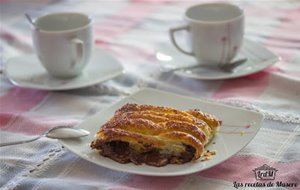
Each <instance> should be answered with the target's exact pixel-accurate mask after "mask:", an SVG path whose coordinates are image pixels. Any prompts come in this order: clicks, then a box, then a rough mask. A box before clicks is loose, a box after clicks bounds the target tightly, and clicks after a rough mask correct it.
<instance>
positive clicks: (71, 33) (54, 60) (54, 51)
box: [32, 12, 93, 78]
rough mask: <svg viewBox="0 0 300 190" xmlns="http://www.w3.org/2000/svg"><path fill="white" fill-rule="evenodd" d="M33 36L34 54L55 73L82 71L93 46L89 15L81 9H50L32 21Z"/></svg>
mask: <svg viewBox="0 0 300 190" xmlns="http://www.w3.org/2000/svg"><path fill="white" fill-rule="evenodd" d="M35 26H36V27H35V28H34V29H33V33H32V38H33V45H34V49H35V51H36V54H37V56H38V58H39V60H40V62H41V63H42V65H43V66H44V68H45V69H46V70H47V71H48V73H49V74H50V75H52V76H54V77H59V78H70V77H75V76H77V75H79V74H80V73H81V71H82V70H83V68H84V67H85V66H86V64H87V63H88V62H89V59H90V57H91V53H92V49H93V31H92V21H91V19H90V18H89V17H88V16H87V15H85V14H82V13H72V12H63V13H52V14H48V15H45V16H42V17H39V18H37V19H36V21H35Z"/></svg>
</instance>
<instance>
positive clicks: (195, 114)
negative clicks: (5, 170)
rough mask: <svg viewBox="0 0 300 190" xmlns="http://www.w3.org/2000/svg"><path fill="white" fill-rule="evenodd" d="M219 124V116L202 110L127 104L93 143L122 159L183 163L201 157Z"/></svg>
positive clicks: (104, 153) (136, 161)
mask: <svg viewBox="0 0 300 190" xmlns="http://www.w3.org/2000/svg"><path fill="white" fill-rule="evenodd" d="M219 126H220V122H219V121H218V120H217V119H216V117H214V116H212V115H210V114H207V113H203V112H200V111H198V110H188V111H180V110H176V109H174V108H169V107H161V106H152V105H138V104H126V105H124V106H123V107H121V108H120V109H118V110H117V111H116V112H115V115H114V117H112V118H111V119H110V120H109V121H108V122H106V123H105V124H104V125H103V126H102V127H101V128H100V130H99V131H98V132H97V134H96V139H95V140H94V141H93V142H92V144H91V147H92V148H93V149H97V150H99V152H100V154H102V155H103V156H107V157H110V158H111V159H114V160H116V161H118V162H121V163H127V162H133V163H135V164H141V163H146V164H148V165H153V166H163V165H166V164H168V163H175V164H181V163H184V162H188V161H190V160H196V159H198V158H199V157H200V156H201V155H202V154H203V153H204V146H205V145H206V144H207V143H208V141H209V140H210V139H211V138H212V137H213V136H214V134H215V131H216V130H217V128H218V127H219ZM117 146H121V147H123V148H118V147H117Z"/></svg>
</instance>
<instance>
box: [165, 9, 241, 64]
mask: <svg viewBox="0 0 300 190" xmlns="http://www.w3.org/2000/svg"><path fill="white" fill-rule="evenodd" d="M184 18H185V20H186V21H187V24H186V25H183V26H179V27H176V28H173V29H170V37H171V41H172V43H173V44H174V45H175V47H176V48H177V49H178V50H179V51H181V52H182V53H185V54H188V55H192V56H195V57H196V58H197V60H198V62H199V64H204V65H220V64H227V63H229V62H230V61H231V60H232V59H233V58H234V57H235V56H236V55H237V53H238V52H239V50H240V48H241V46H242V41H243V35H244V13H243V10H241V9H240V8H239V7H237V6H235V5H231V4H225V3H210V4H198V5H195V6H192V7H190V8H188V9H187V10H186V12H185V15H184ZM180 30H186V31H188V35H187V36H188V39H187V42H188V44H189V45H190V46H191V48H190V49H191V51H187V50H184V49H183V48H181V47H180V46H179V45H178V43H177V42H176V39H175V33H176V32H177V31H180Z"/></svg>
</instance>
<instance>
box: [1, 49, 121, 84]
mask: <svg viewBox="0 0 300 190" xmlns="http://www.w3.org/2000/svg"><path fill="white" fill-rule="evenodd" d="M5 72H6V75H7V77H8V78H9V80H10V81H11V82H12V83H13V84H15V85H17V86H20V87H26V88H35V89H41V90H70V89H76V88H83V87H87V86H91V85H94V84H97V83H99V82H102V81H105V80H108V79H111V78H113V77H116V76H117V75H119V74H121V73H122V72H123V67H122V65H121V64H120V63H119V61H118V60H116V59H115V58H114V57H112V56H111V55H110V54H108V53H106V52H105V51H104V50H102V49H100V48H94V51H93V54H92V57H91V61H90V63H88V64H87V66H86V67H85V68H84V70H83V71H82V74H81V75H79V76H77V77H75V78H71V79H58V78H54V77H52V76H50V75H49V74H48V73H47V71H46V70H45V69H44V67H43V66H42V65H41V63H40V62H39V61H38V59H37V58H36V56H35V55H25V56H20V57H16V58H12V59H10V60H9V61H8V62H7V65H6V67H5Z"/></svg>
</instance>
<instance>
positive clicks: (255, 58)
mask: <svg viewBox="0 0 300 190" xmlns="http://www.w3.org/2000/svg"><path fill="white" fill-rule="evenodd" d="M156 58H157V60H158V61H160V62H161V63H162V65H163V67H165V68H166V70H167V71H174V73H175V74H176V75H179V76H184V77H188V78H195V79H200V80H220V79H232V78H238V77H242V76H246V75H250V74H253V73H256V72H259V71H262V70H264V69H266V68H267V67H269V66H271V65H273V64H274V63H276V62H277V61H278V60H279V57H278V56H277V55H275V54H274V53H272V52H271V51H269V50H268V49H267V48H265V47H263V46H261V45H260V44H258V43H256V42H254V41H251V40H248V39H244V41H243V46H242V49H241V52H240V53H239V55H238V56H237V59H241V58H247V61H246V62H245V63H243V64H242V65H240V66H238V67H236V68H235V69H234V71H233V72H226V71H222V70H220V69H214V68H210V67H205V66H201V65H199V66H198V63H197V61H196V59H195V58H194V57H192V56H188V55H184V54H182V53H180V52H178V50H177V49H176V48H175V47H173V46H172V45H171V44H170V45H168V46H166V47H162V46H161V47H160V50H159V51H157V53H156ZM187 67H188V68H191V69H180V68H187Z"/></svg>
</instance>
